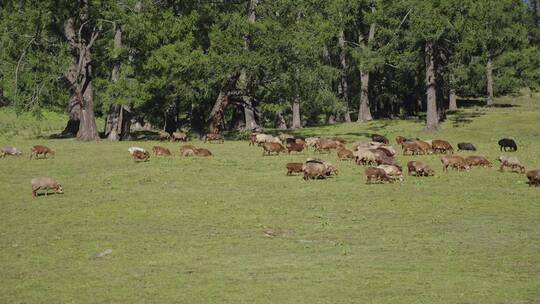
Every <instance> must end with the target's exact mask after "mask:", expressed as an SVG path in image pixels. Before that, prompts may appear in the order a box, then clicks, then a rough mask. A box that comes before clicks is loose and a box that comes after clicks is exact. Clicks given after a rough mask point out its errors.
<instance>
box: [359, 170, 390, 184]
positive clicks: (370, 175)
mask: <svg viewBox="0 0 540 304" xmlns="http://www.w3.org/2000/svg"><path fill="white" fill-rule="evenodd" d="M365 174H366V178H367V179H366V184H371V183H372V182H373V180H375V181H380V182H384V181H391V178H390V176H388V174H386V172H385V171H384V170H383V169H380V168H375V167H368V168H367V169H366V171H365Z"/></svg>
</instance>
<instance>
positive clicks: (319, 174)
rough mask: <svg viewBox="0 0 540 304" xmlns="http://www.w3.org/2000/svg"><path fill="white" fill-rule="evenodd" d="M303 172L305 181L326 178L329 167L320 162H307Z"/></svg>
mask: <svg viewBox="0 0 540 304" xmlns="http://www.w3.org/2000/svg"><path fill="white" fill-rule="evenodd" d="M302 171H303V172H304V180H308V179H315V178H325V177H326V172H327V167H326V166H325V164H324V163H322V162H318V161H306V162H305V163H304V164H303V165H302Z"/></svg>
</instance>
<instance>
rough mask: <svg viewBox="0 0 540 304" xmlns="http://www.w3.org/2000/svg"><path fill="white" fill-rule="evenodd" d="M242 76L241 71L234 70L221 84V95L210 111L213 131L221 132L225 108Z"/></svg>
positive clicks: (211, 130) (211, 129)
mask: <svg viewBox="0 0 540 304" xmlns="http://www.w3.org/2000/svg"><path fill="white" fill-rule="evenodd" d="M239 78H240V73H239V72H234V73H233V74H232V75H231V76H230V77H229V78H228V79H227V80H226V81H225V82H224V84H223V85H222V86H221V89H220V90H219V95H218V97H217V99H216V102H215V103H214V106H213V107H212V111H211V112H210V127H209V129H210V130H209V131H210V132H212V133H219V130H220V126H221V125H222V122H223V115H224V113H225V108H226V107H227V105H228V104H229V96H228V95H229V92H230V91H231V90H232V89H233V88H235V87H236V83H237V82H238V79H239Z"/></svg>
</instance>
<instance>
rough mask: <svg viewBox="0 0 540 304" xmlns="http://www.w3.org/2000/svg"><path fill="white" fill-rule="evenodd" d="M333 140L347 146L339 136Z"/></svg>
mask: <svg viewBox="0 0 540 304" xmlns="http://www.w3.org/2000/svg"><path fill="white" fill-rule="evenodd" d="M331 139H332V140H334V141H337V142H339V143H341V144H342V145H344V144H346V143H347V141H346V140H345V139H344V138H343V137H339V136H334V137H332V138H331Z"/></svg>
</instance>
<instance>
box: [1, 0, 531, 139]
mask: <svg viewBox="0 0 540 304" xmlns="http://www.w3.org/2000/svg"><path fill="white" fill-rule="evenodd" d="M539 10H540V1H539V0H529V1H522V0H474V1H473V0H433V1H424V0H357V1H346V0H244V1H241V0H231V1H226V0H197V1H195V0H182V1H166V0H118V1H115V0H77V1H75V0H17V1H15V0H3V1H1V2H0V45H1V47H0V106H11V107H14V108H16V109H17V110H18V111H21V112H22V111H30V112H33V113H35V114H36V116H39V115H40V112H41V110H42V109H48V110H53V111H59V112H65V113H66V115H67V116H68V117H69V121H68V123H67V125H66V128H65V130H64V131H63V132H62V133H63V134H64V135H65V136H76V137H77V138H79V139H81V140H96V139H98V138H99V137H100V134H99V133H98V129H101V128H102V127H101V126H100V127H99V128H98V126H97V125H96V117H104V118H105V126H104V134H101V136H104V137H107V138H109V139H111V140H122V139H128V138H129V134H130V132H129V131H130V128H131V124H132V122H137V123H138V124H139V123H140V124H141V125H146V126H153V127H155V128H158V129H162V128H163V129H165V130H166V131H169V132H172V131H175V130H178V129H182V130H190V131H192V132H196V133H204V132H216V131H223V130H252V129H254V128H257V127H259V126H261V127H275V128H301V127H302V126H305V125H317V124H324V123H335V122H342V121H345V122H350V121H358V122H366V121H370V120H372V119H378V118H403V119H405V118H410V117H414V118H418V117H420V118H422V119H424V117H425V121H426V129H427V130H436V129H437V128H438V124H439V121H440V120H443V119H444V118H445V113H446V111H447V110H451V111H452V110H456V109H457V106H458V103H457V101H456V99H457V97H456V96H459V97H460V98H463V99H473V98H474V99H476V100H477V101H478V100H479V101H482V102H483V103H485V105H487V106H489V105H492V104H493V100H494V98H496V96H498V95H502V94H509V93H513V92H517V91H518V90H520V89H522V88H529V89H531V90H532V91H534V90H538V89H539V88H540V12H539ZM60 131H61V130H59V132H60Z"/></svg>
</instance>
